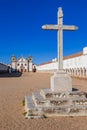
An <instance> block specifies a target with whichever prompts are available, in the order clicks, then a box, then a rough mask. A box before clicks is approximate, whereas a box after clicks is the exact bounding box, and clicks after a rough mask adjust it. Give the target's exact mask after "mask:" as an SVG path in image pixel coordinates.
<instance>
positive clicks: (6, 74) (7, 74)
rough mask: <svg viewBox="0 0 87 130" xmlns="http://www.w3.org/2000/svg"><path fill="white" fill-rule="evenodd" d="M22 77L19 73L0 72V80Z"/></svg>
mask: <svg viewBox="0 0 87 130" xmlns="http://www.w3.org/2000/svg"><path fill="white" fill-rule="evenodd" d="M20 76H22V73H21V72H12V73H8V72H0V78H9V77H11V78H12V77H20Z"/></svg>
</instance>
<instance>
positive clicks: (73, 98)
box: [25, 89, 87, 118]
mask: <svg viewBox="0 0 87 130" xmlns="http://www.w3.org/2000/svg"><path fill="white" fill-rule="evenodd" d="M25 111H26V118H42V117H45V116H87V98H86V93H84V92H79V91H74V92H53V91H52V90H51V89H41V91H40V93H38V92H35V93H33V94H32V96H26V97H25Z"/></svg>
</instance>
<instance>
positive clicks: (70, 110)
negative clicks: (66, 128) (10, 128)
mask: <svg viewBox="0 0 87 130" xmlns="http://www.w3.org/2000/svg"><path fill="white" fill-rule="evenodd" d="M25 111H26V112H27V114H26V117H27V118H41V117H43V115H44V114H45V115H48V116H50V114H57V115H58V114H59V115H63V114H64V115H68V116H69V115H74V114H77V115H84V116H85V114H87V105H83V106H82V105H57V106H54V105H50V106H49V105H48V106H46V105H44V106H40V107H36V106H35V104H34V101H33V99H32V97H31V96H26V97H25Z"/></svg>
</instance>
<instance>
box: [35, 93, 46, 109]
mask: <svg viewBox="0 0 87 130" xmlns="http://www.w3.org/2000/svg"><path fill="white" fill-rule="evenodd" d="M32 99H33V101H34V103H35V106H36V107H37V106H42V105H44V104H45V103H46V102H47V101H46V99H44V98H43V96H42V95H41V94H40V93H39V92H34V93H32Z"/></svg>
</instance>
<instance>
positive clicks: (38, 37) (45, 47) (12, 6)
mask: <svg viewBox="0 0 87 130" xmlns="http://www.w3.org/2000/svg"><path fill="white" fill-rule="evenodd" d="M58 7H62V8H63V12H64V24H66V25H76V26H78V27H79V30H78V31H72V32H71V31H65V32H64V56H67V55H70V54H73V53H77V52H80V51H82V48H83V47H85V46H87V0H1V1H0V61H1V62H4V63H10V58H11V55H16V57H17V58H19V57H20V56H24V57H26V58H27V57H28V56H29V55H32V56H33V58H34V63H36V64H39V63H43V62H46V61H50V60H51V59H53V58H55V57H57V32H56V31H45V30H42V28H41V26H42V25H44V24H56V23H57V9H58Z"/></svg>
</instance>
